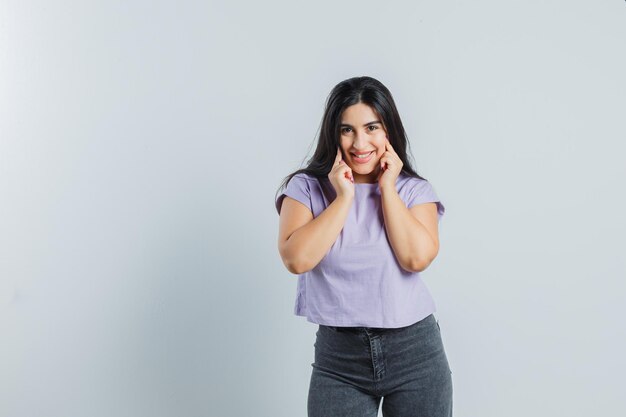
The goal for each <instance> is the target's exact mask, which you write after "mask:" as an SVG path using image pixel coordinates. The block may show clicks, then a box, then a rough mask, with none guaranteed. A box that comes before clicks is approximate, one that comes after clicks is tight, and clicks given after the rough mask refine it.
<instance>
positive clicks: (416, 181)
mask: <svg viewBox="0 0 626 417" xmlns="http://www.w3.org/2000/svg"><path fill="white" fill-rule="evenodd" d="M396 184H397V186H398V190H405V191H407V192H408V191H410V190H415V189H421V188H424V187H428V186H430V183H429V182H428V180H425V179H422V178H417V177H413V176H411V175H408V174H405V173H404V172H401V173H400V175H398V181H397V183H396Z"/></svg>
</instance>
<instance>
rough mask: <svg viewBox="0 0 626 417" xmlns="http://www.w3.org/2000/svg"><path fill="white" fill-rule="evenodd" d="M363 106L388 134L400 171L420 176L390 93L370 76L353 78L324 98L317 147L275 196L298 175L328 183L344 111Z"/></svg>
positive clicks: (340, 84) (287, 178) (286, 179)
mask: <svg viewBox="0 0 626 417" xmlns="http://www.w3.org/2000/svg"><path fill="white" fill-rule="evenodd" d="M357 103H364V104H367V105H368V106H370V107H371V108H372V109H373V110H374V111H375V112H376V113H378V116H380V118H381V121H382V122H383V125H384V127H385V130H386V131H387V135H388V137H389V142H391V146H392V147H393V149H394V150H395V151H396V153H397V154H398V156H399V157H400V159H401V160H402V164H403V166H402V172H403V173H405V174H406V175H408V176H410V177H415V178H420V179H423V180H425V179H426V178H423V177H421V176H420V175H418V174H417V172H416V171H415V170H414V169H413V167H412V165H411V163H410V161H409V159H408V158H409V157H410V151H409V153H408V154H407V147H410V145H409V141H408V140H407V137H406V132H405V131H404V126H402V120H400V115H399V114H398V109H397V108H396V104H395V103H394V101H393V97H392V96H391V92H390V91H389V90H388V89H387V87H385V86H384V85H383V84H382V83H381V82H380V81H378V80H377V79H375V78H372V77H366V76H364V77H353V78H349V79H347V80H344V81H342V82H340V83H339V84H337V85H336V86H335V87H334V88H333V89H332V91H331V92H330V94H329V95H328V98H327V99H326V108H325V110H324V115H323V116H322V125H321V128H320V134H319V138H318V139H317V148H316V149H315V153H314V154H313V157H312V158H311V159H309V160H308V161H307V166H306V167H305V168H301V169H299V170H297V171H295V172H292V173H291V174H289V175H288V176H287V177H285V179H284V180H283V182H282V183H281V185H280V187H279V189H278V191H277V193H276V196H278V193H279V192H280V191H281V190H282V188H283V187H285V186H286V185H287V184H288V183H289V181H290V180H291V178H292V177H293V176H294V175H296V174H298V173H306V174H309V175H312V176H314V177H316V178H317V179H318V180H324V181H328V182H330V181H329V180H328V173H329V172H330V170H331V168H332V166H333V162H334V161H335V157H336V156H337V147H338V146H340V145H339V136H340V133H341V132H340V126H341V115H342V113H343V111H344V110H345V109H346V108H347V107H350V106H352V105H354V104H357Z"/></svg>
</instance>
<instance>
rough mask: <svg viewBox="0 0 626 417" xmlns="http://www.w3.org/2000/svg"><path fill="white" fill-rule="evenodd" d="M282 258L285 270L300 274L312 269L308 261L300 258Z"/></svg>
mask: <svg viewBox="0 0 626 417" xmlns="http://www.w3.org/2000/svg"><path fill="white" fill-rule="evenodd" d="M282 260H283V264H284V265H285V268H287V271H289V272H291V273H292V274H296V275H300V274H304V273H305V272H308V271H310V270H311V269H312V268H311V267H310V266H309V264H308V262H306V260H304V259H301V258H297V257H290V256H283V257H282Z"/></svg>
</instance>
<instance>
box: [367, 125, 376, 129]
mask: <svg viewBox="0 0 626 417" xmlns="http://www.w3.org/2000/svg"><path fill="white" fill-rule="evenodd" d="M368 127H373V128H374V129H371V130H376V129H378V126H376V125H369V126H368Z"/></svg>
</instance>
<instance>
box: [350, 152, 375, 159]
mask: <svg viewBox="0 0 626 417" xmlns="http://www.w3.org/2000/svg"><path fill="white" fill-rule="evenodd" d="M371 154H372V152H370V153H366V154H365V155H361V156H359V155H354V156H356V157H357V158H359V159H365V158H367V157H368V156H370V155H371Z"/></svg>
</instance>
